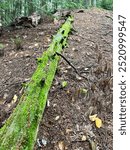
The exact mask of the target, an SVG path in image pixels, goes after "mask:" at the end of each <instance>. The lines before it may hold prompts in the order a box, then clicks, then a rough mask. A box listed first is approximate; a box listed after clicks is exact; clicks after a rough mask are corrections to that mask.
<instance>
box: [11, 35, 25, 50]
mask: <svg viewBox="0 0 130 150" xmlns="http://www.w3.org/2000/svg"><path fill="white" fill-rule="evenodd" d="M12 41H13V43H14V45H15V48H16V50H20V49H23V46H22V45H23V41H22V39H21V38H20V37H19V36H16V38H15V39H12Z"/></svg>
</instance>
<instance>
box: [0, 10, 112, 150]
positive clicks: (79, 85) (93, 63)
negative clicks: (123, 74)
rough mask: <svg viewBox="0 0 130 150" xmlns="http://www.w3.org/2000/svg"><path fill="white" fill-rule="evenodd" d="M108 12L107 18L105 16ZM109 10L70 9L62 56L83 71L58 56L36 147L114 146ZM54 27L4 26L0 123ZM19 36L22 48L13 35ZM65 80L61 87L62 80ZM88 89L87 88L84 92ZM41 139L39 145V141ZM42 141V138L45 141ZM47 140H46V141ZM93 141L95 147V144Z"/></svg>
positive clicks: (99, 149)
mask: <svg viewBox="0 0 130 150" xmlns="http://www.w3.org/2000/svg"><path fill="white" fill-rule="evenodd" d="M108 16H109V17H108ZM111 17H112V12H109V11H106V10H100V9H90V10H86V11H85V12H84V13H82V12H81V13H76V12H75V13H74V24H73V26H74V29H75V30H76V31H77V32H74V31H73V32H72V33H73V34H72V35H70V36H69V40H68V48H65V49H64V51H63V53H62V54H63V56H64V57H66V58H67V59H68V60H69V61H70V62H71V63H72V64H73V65H74V66H75V68H77V71H78V72H79V74H81V75H82V76H84V77H86V78H87V79H85V78H82V77H80V76H79V75H77V74H76V73H75V71H74V70H73V68H71V67H70V66H69V65H68V64H67V62H66V61H65V60H64V59H62V58H61V60H60V62H59V66H58V69H57V73H56V76H55V79H54V82H53V85H52V88H51V90H50V93H49V96H48V104H47V107H46V109H45V112H44V115H43V119H42V121H41V124H40V128H39V132H38V137H37V142H36V144H35V148H34V149H35V150H38V149H41V150H42V149H44V150H112V149H113V147H112V128H113V127H112V116H113V114H112V93H113V91H112V36H113V31H112V28H113V27H112V19H111ZM56 30H57V26H56V25H54V24H53V23H52V22H49V21H46V22H43V23H42V24H41V25H39V26H38V27H36V28H31V29H19V30H13V31H10V32H7V31H5V32H4V33H3V35H2V36H1V37H0V43H3V44H4V45H5V48H4V56H1V57H0V126H3V124H4V122H5V120H6V119H7V118H8V117H9V115H10V114H11V112H12V110H13V108H14V107H15V106H16V105H17V103H18V102H17V101H18V100H16V99H15V98H14V95H15V94H16V95H17V96H18V97H20V96H21V94H22V93H23V86H22V85H23V83H26V82H28V81H29V79H30V77H31V76H32V74H33V72H34V70H35V69H36V58H37V57H39V56H41V54H42V52H43V51H44V50H46V49H47V47H48V46H49V43H50V42H51V40H50V39H51V36H52V35H53V34H55V33H56ZM16 35H19V36H20V37H21V39H22V42H23V44H22V47H23V48H22V49H21V50H16V48H15V45H14V43H12V40H11V39H13V38H15V36H16ZM63 81H67V83H68V84H67V86H66V87H64V88H62V87H61V83H62V82H63ZM86 91H87V92H86ZM94 114H97V116H98V117H99V118H100V119H101V120H102V122H103V125H102V127H101V128H97V127H96V126H95V123H94V122H92V121H90V119H89V116H90V115H94ZM38 141H39V142H40V144H39V142H38ZM44 142H45V143H44ZM46 142H47V143H46ZM94 146H96V149H94Z"/></svg>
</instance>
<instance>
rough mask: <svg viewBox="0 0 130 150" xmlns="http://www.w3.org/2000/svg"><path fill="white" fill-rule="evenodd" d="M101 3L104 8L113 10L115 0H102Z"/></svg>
mask: <svg viewBox="0 0 130 150" xmlns="http://www.w3.org/2000/svg"><path fill="white" fill-rule="evenodd" d="M100 5H101V7H102V8H104V9H107V10H112V9H113V0H102V1H101V4H100Z"/></svg>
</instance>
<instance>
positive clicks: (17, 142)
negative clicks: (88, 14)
mask: <svg viewBox="0 0 130 150" xmlns="http://www.w3.org/2000/svg"><path fill="white" fill-rule="evenodd" d="M72 22H73V17H71V16H69V17H68V19H67V20H66V22H65V23H64V24H63V25H62V27H61V28H60V29H59V30H58V32H57V34H56V35H55V36H54V37H53V41H52V43H51V44H50V47H49V48H48V50H47V51H45V52H44V53H43V55H42V57H41V58H38V60H37V63H38V66H37V69H36V71H35V72H34V74H33V76H32V78H31V80H30V82H29V84H28V85H27V87H26V90H25V93H24V94H23V95H22V97H21V98H20V101H19V104H18V105H17V107H16V108H15V109H14V111H13V113H12V114H11V116H10V117H9V119H8V120H7V121H6V123H5V125H4V126H3V127H2V128H1V129H0V150H8V149H10V150H32V149H33V147H34V144H35V141H36V137H37V132H38V127H39V123H40V120H41V118H42V114H43V112H44V108H45V105H46V101H47V95H48V92H49V89H50V87H51V84H52V81H53V79H54V76H55V72H56V68H57V64H58V60H59V58H60V57H59V56H57V55H56V56H54V54H55V53H56V52H58V53H60V52H61V51H62V48H63V47H64V46H65V45H66V42H67V37H68V34H69V32H70V31H71V29H72Z"/></svg>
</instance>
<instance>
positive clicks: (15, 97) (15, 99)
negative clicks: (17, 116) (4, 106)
mask: <svg viewBox="0 0 130 150" xmlns="http://www.w3.org/2000/svg"><path fill="white" fill-rule="evenodd" d="M17 99H18V96H17V95H16V94H15V95H14V97H13V103H15V102H16V101H17Z"/></svg>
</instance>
